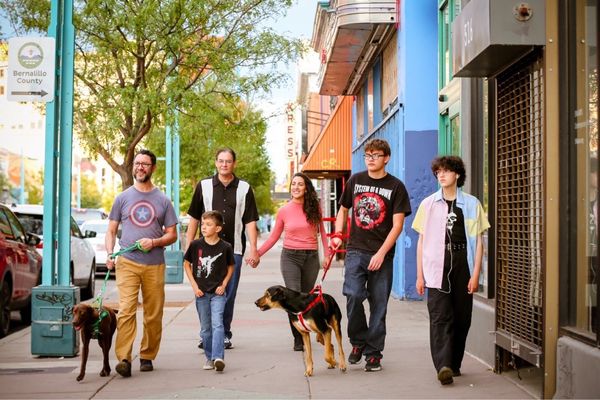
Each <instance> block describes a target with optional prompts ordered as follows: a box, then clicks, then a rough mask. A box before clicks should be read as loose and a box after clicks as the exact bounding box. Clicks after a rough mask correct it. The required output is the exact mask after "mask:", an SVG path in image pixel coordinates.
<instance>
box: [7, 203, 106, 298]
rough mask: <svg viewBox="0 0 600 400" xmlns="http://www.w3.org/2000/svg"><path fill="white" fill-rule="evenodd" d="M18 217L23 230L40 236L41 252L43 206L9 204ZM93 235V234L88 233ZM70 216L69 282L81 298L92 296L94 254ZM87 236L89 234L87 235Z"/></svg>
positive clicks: (93, 287) (40, 246) (39, 245)
mask: <svg viewBox="0 0 600 400" xmlns="http://www.w3.org/2000/svg"><path fill="white" fill-rule="evenodd" d="M10 208H11V210H12V212H14V213H15V215H16V216H17V217H18V218H19V220H20V221H21V223H22V224H23V226H24V227H25V230H26V231H27V232H30V233H34V234H36V235H38V236H39V237H40V238H42V241H41V242H40V243H39V244H38V245H37V249H38V252H39V253H40V254H42V253H43V246H44V239H43V234H44V224H43V221H44V206H41V205H37V204H18V205H14V204H13V205H12V206H10ZM89 235H90V236H93V235H94V234H89ZM85 237H86V236H84V235H83V234H82V233H81V230H80V229H79V226H77V223H76V222H75V220H74V219H73V217H71V282H72V283H73V284H74V285H76V286H79V287H80V288H81V299H82V300H84V299H89V298H91V297H94V291H95V285H96V254H95V253H94V249H93V248H92V245H91V244H90V243H88V242H87V241H86V240H84V239H85ZM88 237H89V236H88Z"/></svg>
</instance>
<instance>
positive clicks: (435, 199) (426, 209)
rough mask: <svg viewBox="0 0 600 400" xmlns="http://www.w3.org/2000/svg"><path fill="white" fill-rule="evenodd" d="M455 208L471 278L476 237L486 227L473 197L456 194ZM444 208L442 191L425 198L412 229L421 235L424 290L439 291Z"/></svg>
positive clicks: (459, 191)
mask: <svg viewBox="0 0 600 400" xmlns="http://www.w3.org/2000/svg"><path fill="white" fill-rule="evenodd" d="M456 205H457V206H458V207H459V208H461V209H462V212H463V215H464V217H465V236H466V237H467V262H468V264H469V271H470V272H471V275H473V268H474V266H475V252H476V246H477V236H479V235H480V234H481V233H483V232H484V231H485V230H486V229H488V228H489V227H490V223H489V222H488V219H487V216H486V215H485V212H484V210H483V207H482V206H481V203H480V202H479V200H477V198H476V197H475V196H472V195H470V194H468V193H464V192H463V191H462V190H460V189H459V190H457V193H456ZM447 217H448V204H447V203H446V201H445V200H444V197H443V195H442V189H440V190H438V191H437V192H435V193H433V194H432V195H430V196H429V197H427V198H425V199H424V200H423V201H422V202H421V204H420V205H419V209H418V210H417V214H416V215H415V219H414V221H413V224H412V228H413V229H414V230H415V231H417V232H418V233H419V234H421V235H422V246H423V249H422V250H423V251H422V255H423V260H422V261H423V264H422V265H423V275H424V278H425V286H426V287H428V288H436V289H440V288H441V287H442V275H443V273H444V247H445V246H444V244H445V235H446V220H447Z"/></svg>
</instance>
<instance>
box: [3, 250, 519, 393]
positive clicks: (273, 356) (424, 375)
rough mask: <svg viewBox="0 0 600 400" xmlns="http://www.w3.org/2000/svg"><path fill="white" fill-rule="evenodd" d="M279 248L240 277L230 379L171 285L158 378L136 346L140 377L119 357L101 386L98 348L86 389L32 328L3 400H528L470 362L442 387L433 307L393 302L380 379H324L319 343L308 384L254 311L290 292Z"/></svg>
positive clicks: (330, 286)
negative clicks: (270, 296)
mask: <svg viewBox="0 0 600 400" xmlns="http://www.w3.org/2000/svg"><path fill="white" fill-rule="evenodd" d="M280 245H281V242H280V243H279V244H278V245H276V246H275V247H274V248H273V250H271V252H270V253H268V254H267V255H266V256H264V257H263V259H262V262H261V265H260V266H259V268H258V269H252V268H250V267H247V266H244V267H243V268H244V269H243V273H242V279H241V282H240V287H239V291H238V296H237V303H236V309H235V319H234V324H233V333H234V337H233V339H232V342H233V344H234V346H235V348H233V349H231V350H227V351H226V354H225V357H226V358H225V362H226V368H225V371H224V372H223V373H217V372H215V371H204V370H202V365H203V364H204V361H205V360H204V355H203V353H202V350H200V349H198V348H197V343H198V330H199V324H198V317H197V314H196V309H195V307H194V303H193V302H192V300H193V295H192V291H191V289H190V287H189V285H188V284H187V283H183V284H175V285H172V284H171V285H167V287H166V292H167V305H166V308H165V313H164V319H163V324H164V330H163V338H162V345H161V349H160V352H159V354H158V357H157V359H156V360H155V362H154V366H155V370H154V371H153V372H144V373H142V372H139V361H138V357H137V353H138V352H139V339H138V340H137V341H136V343H135V345H134V354H135V355H136V359H135V360H134V361H133V376H132V377H131V378H127V379H125V378H122V377H121V376H119V375H118V374H116V372H114V367H115V365H116V363H117V360H116V359H115V356H114V352H113V350H114V348H113V349H111V368H112V370H113V372H112V373H111V375H110V376H109V377H100V376H99V375H98V374H99V372H100V369H101V350H100V348H99V346H98V345H97V343H95V342H94V341H92V343H91V344H90V358H89V361H88V365H87V373H86V376H85V379H84V380H83V381H82V382H76V380H75V377H76V376H77V374H78V372H79V362H80V359H79V357H74V358H38V357H33V356H31V354H30V341H31V336H30V328H27V329H24V330H22V331H19V332H17V333H14V334H12V335H10V336H8V337H7V338H5V339H2V340H0V398H61V399H66V398H81V399H122V398H194V399H207V398H219V399H222V398H245V399H263V398H267V399H275V398H276V399H279V398H300V399H334V398H335V399H371V398H379V399H388V398H494V399H497V398H511V399H513V398H531V396H530V394H529V393H527V392H526V391H525V390H524V389H523V388H521V387H519V386H517V385H516V384H515V383H513V382H512V381H510V380H509V379H507V378H505V377H504V376H502V375H496V374H494V373H493V372H492V371H491V370H490V368H489V367H488V366H486V365H483V364H481V363H480V362H478V361H477V360H475V359H474V358H471V357H469V356H465V361H464V363H463V368H462V373H463V376H461V377H458V378H456V379H455V381H454V384H453V385H449V386H444V387H442V386H441V385H440V384H439V383H438V381H437V379H436V376H435V373H434V368H433V364H432V361H431V356H430V353H429V331H428V318H427V308H426V304H425V303H424V302H403V301H398V300H395V299H390V304H389V308H388V317H387V330H388V332H387V338H386V349H385V351H384V358H383V360H382V366H383V370H382V371H379V372H372V373H367V372H365V371H364V369H363V368H364V361H363V362H361V363H360V364H357V365H349V366H348V371H347V372H346V373H341V372H340V371H339V370H330V369H327V367H326V364H325V361H324V360H323V347H322V346H321V345H319V344H317V343H316V340H315V339H314V336H313V358H314V360H315V368H314V376H312V377H310V378H306V377H304V362H303V355H302V354H303V353H302V352H294V351H292V336H291V333H290V331H289V324H288V321H287V317H286V315H285V314H284V312H282V311H280V310H271V311H267V312H261V311H260V310H259V309H258V308H257V307H256V306H255V305H254V301H255V300H256V299H257V298H258V297H260V296H261V295H262V293H263V292H264V289H265V288H267V287H268V286H271V285H274V284H282V283H283V280H282V278H281V273H280V271H279V263H278V260H279V254H280V250H281V247H280ZM342 273H343V268H342V266H341V265H340V264H334V265H333V266H332V269H331V270H330V272H329V273H328V275H327V280H326V282H325V284H324V290H325V291H326V292H327V293H329V294H331V295H333V296H334V297H335V298H336V300H337V301H338V303H339V304H340V307H341V309H342V314H343V316H344V319H343V334H344V350H345V352H346V355H348V354H349V353H350V350H351V346H350V344H349V342H348V340H347V338H346V331H345V329H346V320H345V317H346V313H345V304H346V302H345V298H344V297H343V296H342V294H341V292H342V290H341V288H342V280H343V275H342ZM184 279H185V278H184ZM116 301H117V298H116V291H115V290H113V289H111V290H110V291H107V293H106V296H105V302H106V303H116ZM471 329H477V327H476V326H473V327H472V328H471ZM139 337H141V312H140V313H138V338H139ZM336 357H337V352H336Z"/></svg>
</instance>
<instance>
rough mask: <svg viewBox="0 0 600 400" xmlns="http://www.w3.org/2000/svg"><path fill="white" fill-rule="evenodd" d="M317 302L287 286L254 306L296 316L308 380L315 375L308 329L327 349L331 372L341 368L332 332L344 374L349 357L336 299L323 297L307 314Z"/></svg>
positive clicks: (275, 289) (273, 290) (267, 294)
mask: <svg viewBox="0 0 600 400" xmlns="http://www.w3.org/2000/svg"><path fill="white" fill-rule="evenodd" d="M315 298H317V295H316V294H307V293H300V292H296V291H295V290H291V289H288V288H286V287H283V286H271V287H270V288H268V289H267V290H266V291H265V294H264V295H263V296H262V297H261V298H259V299H258V300H256V302H255V303H254V304H256V306H257V307H258V308H260V309H261V310H262V311H267V310H270V309H271V308H281V309H283V310H284V311H286V312H287V313H288V314H290V315H291V316H292V323H293V324H294V327H295V328H296V330H298V332H300V333H301V334H302V341H303V342H304V350H305V351H304V357H305V361H306V371H305V372H304V375H306V376H311V375H312V374H313V359H312V347H311V344H310V332H308V331H306V329H305V328H306V327H308V328H309V329H310V331H311V332H315V333H316V334H317V341H318V342H319V343H321V344H322V345H324V346H325V361H326V362H327V366H328V368H335V367H336V366H337V362H336V361H335V354H334V351H333V344H331V331H332V330H333V332H335V337H336V339H337V343H338V347H339V358H340V365H339V367H340V371H342V372H344V371H346V356H345V355H344V348H343V347H342V331H341V329H340V325H341V321H342V312H341V311H340V307H339V306H338V304H337V302H336V301H335V299H334V298H333V297H331V296H330V295H328V294H323V302H321V301H317V302H316V303H314V305H313V306H312V307H311V308H310V309H309V310H308V311H306V312H304V311H305V310H306V309H307V307H308V305H309V304H311V303H313V301H314V300H315ZM300 312H302V313H303V319H304V324H302V322H301V321H299V320H298V314H299V313H300Z"/></svg>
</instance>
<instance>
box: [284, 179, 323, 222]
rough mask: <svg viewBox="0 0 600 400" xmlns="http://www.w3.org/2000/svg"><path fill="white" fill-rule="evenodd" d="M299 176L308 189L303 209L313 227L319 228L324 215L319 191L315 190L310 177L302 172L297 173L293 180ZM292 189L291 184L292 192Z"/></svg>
mask: <svg viewBox="0 0 600 400" xmlns="http://www.w3.org/2000/svg"><path fill="white" fill-rule="evenodd" d="M297 176H299V177H300V178H302V180H304V186H305V187H306V193H304V204H303V205H302V209H303V210H304V214H305V215H306V220H307V221H308V222H309V223H310V224H312V225H315V226H319V224H320V223H321V218H322V215H321V207H320V205H319V198H318V197H317V191H316V190H315V187H314V186H313V184H312V182H311V181H310V178H309V177H308V176H306V175H304V174H303V173H302V172H296V173H295V174H294V176H293V177H292V180H294V178H295V177H297ZM291 188H292V184H291V182H290V191H291Z"/></svg>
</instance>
